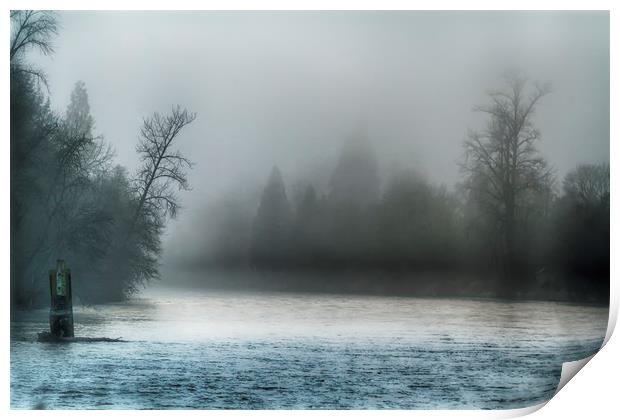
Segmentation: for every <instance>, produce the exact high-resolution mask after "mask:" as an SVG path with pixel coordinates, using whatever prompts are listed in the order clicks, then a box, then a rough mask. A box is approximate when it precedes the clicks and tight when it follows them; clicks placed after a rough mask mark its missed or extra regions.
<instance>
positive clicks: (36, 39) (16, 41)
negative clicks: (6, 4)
mask: <svg viewBox="0 0 620 420" xmlns="http://www.w3.org/2000/svg"><path fill="white" fill-rule="evenodd" d="M11 23H12V25H11V46H10V57H11V58H10V61H11V70H13V71H19V72H23V73H28V74H31V75H33V76H35V77H36V78H37V79H38V80H39V81H41V82H43V84H45V85H47V80H46V77H45V73H43V71H42V70H40V69H37V68H34V67H31V66H29V65H26V64H25V63H23V60H22V57H23V55H24V54H25V53H26V52H27V51H28V50H29V49H38V50H39V52H41V53H42V54H43V55H50V54H52V53H53V52H54V46H53V44H52V42H51V38H52V36H54V35H57V34H58V22H57V20H56V14H55V13H54V12H50V11H43V10H12V11H11Z"/></svg>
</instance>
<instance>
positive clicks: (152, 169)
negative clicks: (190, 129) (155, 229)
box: [132, 106, 196, 226]
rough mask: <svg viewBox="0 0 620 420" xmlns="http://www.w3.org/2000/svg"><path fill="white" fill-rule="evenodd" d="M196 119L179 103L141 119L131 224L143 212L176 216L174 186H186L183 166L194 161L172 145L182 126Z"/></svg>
mask: <svg viewBox="0 0 620 420" xmlns="http://www.w3.org/2000/svg"><path fill="white" fill-rule="evenodd" d="M195 119H196V114H195V113H191V112H189V111H188V110H187V109H183V110H181V108H180V107H179V106H176V107H174V108H173V109H172V112H171V113H170V114H169V115H161V114H159V113H157V112H156V113H154V114H153V115H152V116H151V117H148V118H145V119H144V123H143V126H142V129H141V130H140V141H139V143H138V146H137V147H136V151H137V152H138V154H139V155H140V159H141V161H142V165H141V167H140V169H139V170H138V173H137V175H136V177H135V179H134V181H133V182H134V188H135V190H136V192H137V194H138V197H139V199H138V204H137V206H136V210H135V214H134V218H133V222H132V226H135V224H136V221H137V220H138V218H139V217H141V216H145V215H146V216H149V217H154V218H156V219H161V218H163V217H165V216H170V217H172V218H174V217H175V216H176V213H177V210H178V208H179V200H178V198H177V196H176V194H175V192H174V189H175V187H176V189H177V190H188V189H189V184H188V182H187V174H186V169H187V168H190V169H191V167H192V165H193V164H192V162H191V161H190V160H189V159H187V158H186V157H184V156H183V155H182V154H181V153H180V152H179V151H178V150H176V151H175V150H173V148H172V147H173V142H174V140H175V139H176V137H177V136H178V134H179V132H180V131H181V129H182V128H183V127H185V126H186V125H188V124H190V123H191V122H192V121H194V120H195Z"/></svg>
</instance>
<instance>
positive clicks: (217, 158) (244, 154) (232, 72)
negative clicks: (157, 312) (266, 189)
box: [33, 11, 609, 247]
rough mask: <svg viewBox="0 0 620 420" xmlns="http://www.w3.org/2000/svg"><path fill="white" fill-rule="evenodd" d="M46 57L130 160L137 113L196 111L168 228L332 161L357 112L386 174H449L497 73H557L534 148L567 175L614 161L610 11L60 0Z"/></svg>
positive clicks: (172, 236) (176, 237)
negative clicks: (122, 4) (111, 7)
mask: <svg viewBox="0 0 620 420" xmlns="http://www.w3.org/2000/svg"><path fill="white" fill-rule="evenodd" d="M59 18H60V23H61V25H62V28H61V30H60V33H59V36H58V37H57V38H56V40H55V44H56V53H55V54H54V55H53V57H51V58H42V57H33V60H36V61H37V62H38V63H39V64H40V65H41V66H42V67H43V68H44V69H45V71H46V72H47V74H48V76H49V82H50V86H51V97H52V104H53V106H54V108H56V109H57V110H63V109H64V108H65V107H66V105H67V103H68V101H69V95H70V93H71V90H72V88H73V85H74V83H75V82H76V81H78V80H82V81H84V82H85V83H86V86H87V89H88V92H89V99H90V104H91V111H92V114H93V116H94V118H95V121H96V131H97V133H99V134H102V135H103V136H104V138H105V139H106V141H108V142H110V143H111V144H112V145H113V146H114V148H115V149H116V152H117V157H116V159H117V161H118V163H120V164H122V165H124V166H126V167H127V168H128V169H129V170H130V171H132V170H134V169H135V167H136V165H137V156H136V154H135V151H134V147H135V144H136V140H137V134H138V131H139V127H140V125H141V121H142V117H144V116H146V115H148V114H150V113H152V112H153V111H167V110H169V109H170V107H171V106H172V105H173V104H180V105H182V106H186V107H187V108H189V109H190V110H192V111H194V112H196V113H197V114H198V117H197V119H196V121H195V122H194V123H193V124H192V125H191V126H189V127H188V128H186V129H185V131H184V132H182V135H181V137H180V138H179V142H178V147H179V148H180V149H181V150H182V151H183V152H184V153H186V154H187V155H188V156H189V157H190V158H191V159H192V160H193V161H194V162H195V163H196V166H195V168H194V169H193V170H192V172H191V173H190V176H189V180H190V183H191V185H192V187H193V190H192V191H191V192H190V193H185V194H183V195H182V198H183V205H184V210H183V213H181V215H180V218H179V220H178V221H177V222H175V223H173V224H172V225H171V227H170V229H169V232H168V235H167V236H166V239H165V244H167V245H168V247H169V246H170V244H171V243H176V242H177V241H180V240H182V239H183V236H184V235H185V234H186V233H187V232H191V231H192V230H195V229H194V226H195V224H196V223H197V221H199V220H200V218H201V215H202V214H203V213H204V211H205V208H206V206H207V204H208V203H209V201H212V200H216V199H217V198H218V197H220V196H221V195H223V194H226V193H230V192H231V191H234V190H236V189H241V188H242V186H244V185H248V183H252V184H258V185H260V184H262V183H264V182H265V180H266V179H267V177H268V174H269V170H270V168H271V167H272V166H273V165H274V164H277V165H278V166H279V167H280V169H281V170H282V173H283V175H284V178H285V181H286V182H287V183H289V184H290V183H294V182H296V181H297V180H299V179H302V178H304V177H308V176H309V174H315V173H316V174H325V173H328V172H329V171H330V170H331V168H332V166H333V162H334V160H335V159H336V158H337V154H338V152H339V150H340V148H341V147H342V143H343V141H344V140H346V139H347V137H348V136H350V135H351V133H352V132H354V131H355V130H356V129H358V128H359V127H360V126H361V127H365V129H366V130H367V133H368V137H369V139H370V140H371V141H372V142H373V143H374V145H375V148H376V150H377V154H378V156H379V158H380V163H381V165H382V167H383V171H384V173H388V172H389V168H391V167H396V166H397V167H401V168H406V167H411V168H415V169H417V170H418V171H420V172H423V173H425V174H426V175H427V177H428V178H429V179H430V180H432V181H433V182H441V183H445V184H447V185H448V186H452V185H453V184H454V183H455V182H457V181H458V180H459V178H460V176H459V170H458V166H457V161H458V160H459V158H460V157H461V156H462V147H461V146H462V142H463V140H464V138H465V136H466V133H467V129H468V128H473V129H476V128H481V127H482V126H483V123H484V120H483V119H482V116H481V115H477V114H476V113H474V112H473V111H472V108H473V106H475V105H477V104H484V103H485V91H486V90H488V89H491V88H497V87H501V78H500V77H501V75H502V73H504V72H506V71H512V70H517V71H520V72H523V73H525V74H527V75H528V76H529V77H530V78H531V79H532V80H537V81H541V82H551V84H552V86H553V93H552V94H551V95H549V96H548V97H546V98H545V99H544V100H543V102H542V103H541V105H540V107H539V108H538V112H537V115H536V122H537V125H538V127H539V128H540V130H541V132H542V142H541V143H540V150H541V152H542V153H543V155H544V156H545V157H546V158H547V159H548V160H549V162H550V163H551V164H552V166H553V167H555V168H556V171H557V175H558V177H559V178H561V177H562V176H563V175H565V174H566V172H567V171H568V170H570V169H571V168H572V167H574V166H575V165H577V164H578V163H582V162H600V161H609V16H608V13H606V12H449V13H446V12H266V11H264V12H150V13H138V12H61V13H59Z"/></svg>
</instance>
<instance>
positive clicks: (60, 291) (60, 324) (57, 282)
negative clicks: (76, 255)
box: [50, 260, 73, 337]
mask: <svg viewBox="0 0 620 420" xmlns="http://www.w3.org/2000/svg"><path fill="white" fill-rule="evenodd" d="M50 294H51V299H52V300H51V306H50V333H51V334H52V335H53V336H55V337H73V301H72V297H71V270H70V269H69V268H67V266H66V265H65V261H64V260H57V262H56V269H55V270H50Z"/></svg>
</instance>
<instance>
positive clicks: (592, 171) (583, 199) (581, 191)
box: [564, 163, 609, 205]
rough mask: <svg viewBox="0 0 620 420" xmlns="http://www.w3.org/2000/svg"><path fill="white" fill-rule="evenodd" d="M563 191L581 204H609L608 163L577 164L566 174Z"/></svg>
mask: <svg viewBox="0 0 620 420" xmlns="http://www.w3.org/2000/svg"><path fill="white" fill-rule="evenodd" d="M564 191H565V192H566V194H567V195H568V196H570V197H573V198H574V199H575V200H576V201H577V202H579V203H580V204H582V205H597V204H607V205H609V164H608V163H601V164H596V165H592V164H589V165H579V166H578V167H577V168H576V169H574V170H573V171H571V172H569V173H568V175H566V178H565V179H564Z"/></svg>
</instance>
